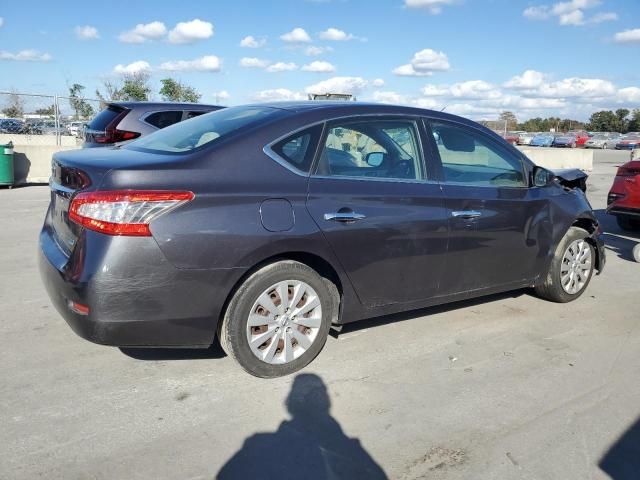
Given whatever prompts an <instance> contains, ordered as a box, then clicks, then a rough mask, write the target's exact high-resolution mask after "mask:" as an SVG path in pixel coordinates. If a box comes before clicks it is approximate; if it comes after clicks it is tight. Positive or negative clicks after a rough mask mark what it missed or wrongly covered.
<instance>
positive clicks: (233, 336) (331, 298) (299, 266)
mask: <svg viewBox="0 0 640 480" xmlns="http://www.w3.org/2000/svg"><path fill="white" fill-rule="evenodd" d="M285 280H298V281H302V282H304V283H306V284H307V285H309V286H310V287H311V288H313V289H314V290H315V292H316V294H317V296H318V299H319V300H320V306H321V309H322V320H321V324H320V327H319V329H318V333H317V336H316V338H315V340H314V341H313V343H312V344H311V346H310V347H309V348H308V349H307V350H306V351H305V352H304V353H302V354H301V355H300V356H299V357H298V358H295V359H293V360H292V361H290V362H288V363H283V364H271V363H267V362H264V361H262V360H261V359H259V358H258V357H257V356H256V355H254V353H253V352H252V350H251V348H250V347H249V342H248V339H247V333H246V329H247V322H248V318H249V314H250V313H251V312H250V310H251V308H252V306H253V304H254V302H256V300H257V299H258V297H259V296H260V295H261V294H262V293H263V292H264V291H265V290H266V289H268V288H269V287H270V286H272V285H274V284H276V283H278V282H282V281H285ZM336 296H337V289H336V288H335V286H334V285H333V284H332V283H330V282H329V281H328V280H327V279H325V278H323V277H321V276H320V275H319V274H318V273H317V272H316V271H315V270H313V269H312V268H310V267H309V266H307V265H305V264H303V263H300V262H295V261H292V260H283V261H279V262H276V263H272V264H270V265H267V266H265V267H262V268H261V269H259V270H257V271H256V272H255V273H253V274H252V275H251V276H249V277H248V278H247V279H246V280H245V281H244V283H243V284H242V285H240V287H239V288H238V289H237V291H236V292H235V294H234V295H233V297H232V299H231V301H230V302H229V305H228V306H227V309H226V311H225V315H224V318H223V320H222V322H221V325H220V328H219V330H218V336H219V339H220V345H221V346H222V348H223V350H224V351H225V352H226V353H227V355H229V356H230V357H231V358H233V359H234V360H235V361H236V362H238V364H239V365H240V367H242V368H243V369H244V370H245V371H246V372H248V373H250V374H251V375H254V376H256V377H260V378H275V377H281V376H284V375H290V374H292V373H294V372H296V371H298V370H300V369H302V368H304V367H305V366H307V365H308V364H309V363H310V362H311V361H312V360H313V359H314V358H315V357H316V356H317V355H318V354H319V353H320V351H321V350H322V347H324V344H325V343H326V341H327V336H328V334H329V329H330V327H331V321H332V319H333V318H335V317H336V314H337V308H338V306H339V299H338V298H336Z"/></svg>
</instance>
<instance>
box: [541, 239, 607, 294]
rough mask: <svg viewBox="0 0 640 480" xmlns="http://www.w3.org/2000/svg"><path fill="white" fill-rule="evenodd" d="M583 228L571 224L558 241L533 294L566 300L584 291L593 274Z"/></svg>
mask: <svg viewBox="0 0 640 480" xmlns="http://www.w3.org/2000/svg"><path fill="white" fill-rule="evenodd" d="M588 236H589V234H588V233H587V231H586V230H583V229H582V228H578V227H571V228H570V229H569V230H568V231H567V233H566V235H565V236H564V238H563V239H562V240H561V241H560V243H559V244H558V247H557V248H556V251H555V254H554V256H553V259H552V260H551V265H550V267H549V271H548V272H547V275H546V277H545V278H544V279H543V282H542V283H540V284H539V285H536V287H535V291H536V293H537V294H538V295H539V296H540V297H542V298H545V299H547V300H551V301H553V302H559V303H566V302H571V301H573V300H575V299H577V298H579V297H580V295H582V294H583V293H584V291H585V290H586V288H587V285H589V282H590V281H591V277H592V276H593V270H594V267H595V249H594V248H593V245H591V244H590V243H589V241H588V240H587V238H588Z"/></svg>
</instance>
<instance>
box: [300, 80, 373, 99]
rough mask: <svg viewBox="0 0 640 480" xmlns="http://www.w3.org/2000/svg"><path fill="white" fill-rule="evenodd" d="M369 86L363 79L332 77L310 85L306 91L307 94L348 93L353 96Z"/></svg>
mask: <svg viewBox="0 0 640 480" xmlns="http://www.w3.org/2000/svg"><path fill="white" fill-rule="evenodd" d="M367 85H368V82H367V81H366V80H365V79H364V78H362V77H332V78H329V79H328V80H323V81H322V82H318V83H315V84H313V85H309V86H308V87H307V88H306V89H305V91H306V92H307V93H316V94H324V93H348V94H351V95H358V94H360V93H361V92H362V91H363V90H364V89H365V88H366V87H367Z"/></svg>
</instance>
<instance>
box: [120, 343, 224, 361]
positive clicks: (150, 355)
mask: <svg viewBox="0 0 640 480" xmlns="http://www.w3.org/2000/svg"><path fill="white" fill-rule="evenodd" d="M120 351H121V352H122V353H124V354H125V355H126V356H127V357H131V358H134V359H136V360H148V361H159V360H212V359H216V358H224V357H226V354H225V353H224V350H222V347H221V346H220V342H218V340H217V338H216V340H215V341H214V342H213V344H212V345H211V346H210V347H209V348H155V347H148V348H147V347H121V348H120Z"/></svg>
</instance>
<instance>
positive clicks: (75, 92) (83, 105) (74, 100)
mask: <svg viewBox="0 0 640 480" xmlns="http://www.w3.org/2000/svg"><path fill="white" fill-rule="evenodd" d="M83 90H84V85H80V84H79V83H74V84H73V85H71V86H70V87H69V103H70V104H71V108H73V110H74V111H75V112H76V115H75V117H76V120H77V119H79V118H87V117H90V116H92V115H93V113H94V112H93V107H92V106H91V104H90V103H89V102H87V101H86V100H85V98H84V96H83V95H82V91H83Z"/></svg>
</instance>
